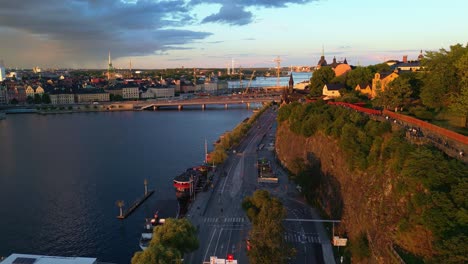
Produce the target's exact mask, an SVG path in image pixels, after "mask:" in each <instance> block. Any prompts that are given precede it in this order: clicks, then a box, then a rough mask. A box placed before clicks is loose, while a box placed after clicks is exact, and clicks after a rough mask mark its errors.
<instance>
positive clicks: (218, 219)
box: [203, 217, 248, 223]
mask: <svg viewBox="0 0 468 264" xmlns="http://www.w3.org/2000/svg"><path fill="white" fill-rule="evenodd" d="M244 222H248V220H247V219H246V218H245V217H226V218H224V217H205V218H204V219H203V223H244Z"/></svg>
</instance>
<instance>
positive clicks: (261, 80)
mask: <svg viewBox="0 0 468 264" xmlns="http://www.w3.org/2000/svg"><path fill="white" fill-rule="evenodd" d="M310 77H312V73H311V72H293V80H294V83H295V84H296V83H299V82H302V81H308V80H310ZM249 79H250V76H249ZM249 79H247V80H242V85H241V83H240V82H239V81H228V87H229V88H239V87H241V86H242V87H247V85H248V84H249ZM276 81H277V78H276V77H261V76H258V77H257V78H256V79H255V80H252V83H251V84H250V87H267V86H276ZM288 84H289V76H288V77H280V86H286V85H288Z"/></svg>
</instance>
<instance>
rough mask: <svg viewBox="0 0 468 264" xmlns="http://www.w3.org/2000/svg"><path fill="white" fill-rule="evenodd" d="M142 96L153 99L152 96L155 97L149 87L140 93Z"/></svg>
mask: <svg viewBox="0 0 468 264" xmlns="http://www.w3.org/2000/svg"><path fill="white" fill-rule="evenodd" d="M140 98H141V99H151V98H154V94H153V93H152V92H151V90H149V89H147V90H146V91H145V90H142V91H141V93H140Z"/></svg>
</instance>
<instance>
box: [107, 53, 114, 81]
mask: <svg viewBox="0 0 468 264" xmlns="http://www.w3.org/2000/svg"><path fill="white" fill-rule="evenodd" d="M113 73H114V67H113V66H112V59H111V53H110V51H109V62H108V64H107V80H110V79H111V78H112V77H114V76H113Z"/></svg>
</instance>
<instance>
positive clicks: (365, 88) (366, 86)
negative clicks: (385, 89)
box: [354, 83, 372, 98]
mask: <svg viewBox="0 0 468 264" xmlns="http://www.w3.org/2000/svg"><path fill="white" fill-rule="evenodd" d="M354 90H355V91H358V92H360V93H361V94H364V95H366V96H367V97H369V98H372V86H371V84H370V83H360V84H358V85H356V88H354Z"/></svg>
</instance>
